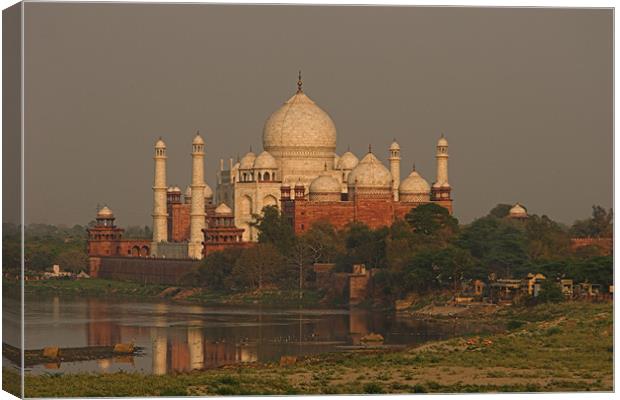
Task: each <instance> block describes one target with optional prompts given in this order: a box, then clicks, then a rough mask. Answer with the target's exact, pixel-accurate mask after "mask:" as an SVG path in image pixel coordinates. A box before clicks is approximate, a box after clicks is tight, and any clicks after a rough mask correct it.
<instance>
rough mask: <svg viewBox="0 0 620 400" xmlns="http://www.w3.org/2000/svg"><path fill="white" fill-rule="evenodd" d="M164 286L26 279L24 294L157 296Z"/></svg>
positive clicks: (97, 280) (99, 280)
mask: <svg viewBox="0 0 620 400" xmlns="http://www.w3.org/2000/svg"><path fill="white" fill-rule="evenodd" d="M165 288H166V286H162V285H150V284H149V285H142V284H139V283H134V282H123V281H113V280H109V279H99V278H97V279H95V278H91V279H80V280H64V279H58V280H55V279H50V280H41V281H27V282H26V283H25V285H24V291H25V293H26V294H31V293H32V294H48V293H50V294H51V293H54V294H65V295H93V296H109V295H114V296H119V297H121V296H136V297H154V296H157V295H158V294H159V293H160V292H161V291H162V290H164V289H165Z"/></svg>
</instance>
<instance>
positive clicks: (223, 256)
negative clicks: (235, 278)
mask: <svg viewBox="0 0 620 400" xmlns="http://www.w3.org/2000/svg"><path fill="white" fill-rule="evenodd" d="M242 252H243V250H242V249H240V248H238V247H231V248H227V249H225V250H222V251H216V252H214V253H211V254H209V255H208V256H207V257H205V259H204V260H203V261H202V263H201V265H200V267H199V268H198V274H199V275H198V276H199V278H198V279H199V282H198V283H199V284H200V285H202V286H205V287H207V288H210V289H214V290H223V289H226V288H228V282H227V280H228V278H229V277H230V275H231V274H232V271H233V268H234V267H235V263H236V262H237V260H238V259H239V257H240V256H241V253H242Z"/></svg>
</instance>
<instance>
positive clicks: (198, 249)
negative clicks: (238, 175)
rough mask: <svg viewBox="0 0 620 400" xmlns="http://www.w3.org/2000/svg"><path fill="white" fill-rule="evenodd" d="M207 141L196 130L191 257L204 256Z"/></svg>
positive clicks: (193, 147)
mask: <svg viewBox="0 0 620 400" xmlns="http://www.w3.org/2000/svg"><path fill="white" fill-rule="evenodd" d="M204 147H205V142H204V140H202V137H201V136H200V132H196V136H195V137H194V141H193V142H192V184H191V188H192V203H191V207H190V214H189V246H188V255H189V257H190V258H194V259H201V258H202V242H203V241H204V235H203V233H202V230H203V229H204V228H205V199H204V189H205V179H204V158H205V151H204Z"/></svg>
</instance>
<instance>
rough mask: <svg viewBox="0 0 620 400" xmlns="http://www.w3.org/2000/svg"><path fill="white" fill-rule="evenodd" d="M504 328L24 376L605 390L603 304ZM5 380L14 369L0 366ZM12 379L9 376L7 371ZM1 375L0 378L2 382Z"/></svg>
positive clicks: (36, 390) (116, 382)
mask: <svg viewBox="0 0 620 400" xmlns="http://www.w3.org/2000/svg"><path fill="white" fill-rule="evenodd" d="M497 317H498V318H500V319H502V320H504V321H505V322H507V325H508V326H509V328H511V329H509V330H508V331H507V332H505V333H501V334H494V335H489V336H484V337H468V338H455V339H450V340H445V341H439V342H431V343H427V344H425V345H422V346H419V347H417V348H411V349H408V350H404V351H392V352H388V351H368V352H363V353H331V354H324V355H320V356H314V357H309V358H306V359H303V360H300V361H298V362H297V363H296V364H295V365H292V366H289V367H281V366H279V365H277V364H254V365H245V366H231V367H225V368H220V369H216V370H209V371H195V372H192V373H183V374H175V375H167V376H154V375H141V374H137V373H135V374H134V373H132V374H128V373H114V374H103V375H95V374H77V375H54V376H50V375H48V376H30V375H28V376H26V393H25V394H26V396H27V397H58V396H63V397H72V396H162V395H168V396H173V395H174V396H182V395H229V394H230V395H232V394H316V393H423V392H443V393H451V392H496V391H505V392H506V391H507V392H518V391H527V392H536V391H587V390H592V391H611V390H612V389H613V375H612V369H613V361H612V360H613V339H612V336H613V320H612V318H613V316H612V305H611V303H604V304H590V303H562V304H548V305H539V306H536V307H533V308H509V309H505V310H502V311H500V312H499V315H498V316H497ZM3 375H4V379H5V380H6V379H10V378H11V375H15V374H14V373H11V372H10V371H8V370H4V374H3ZM13 377H14V378H16V377H15V376H13ZM3 384H4V382H3Z"/></svg>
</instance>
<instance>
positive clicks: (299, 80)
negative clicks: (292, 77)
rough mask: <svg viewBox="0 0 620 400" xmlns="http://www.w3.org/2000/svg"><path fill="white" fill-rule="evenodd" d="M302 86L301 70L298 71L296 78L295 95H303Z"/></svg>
mask: <svg viewBox="0 0 620 400" xmlns="http://www.w3.org/2000/svg"><path fill="white" fill-rule="evenodd" d="M303 85H304V82H303V81H302V80H301V70H299V75H298V76H297V93H303V91H304V90H303V88H302V86H303Z"/></svg>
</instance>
